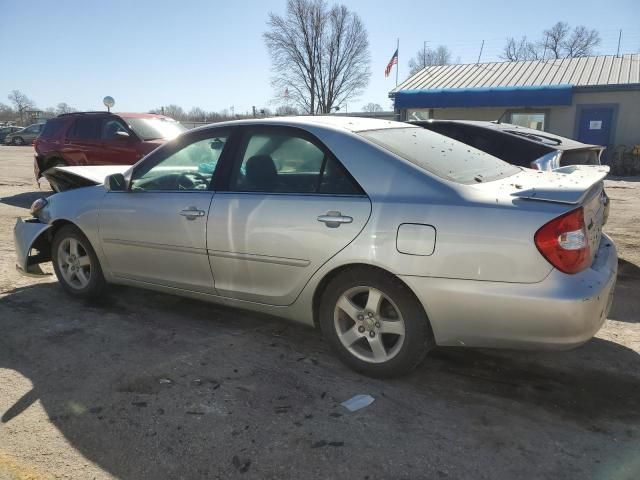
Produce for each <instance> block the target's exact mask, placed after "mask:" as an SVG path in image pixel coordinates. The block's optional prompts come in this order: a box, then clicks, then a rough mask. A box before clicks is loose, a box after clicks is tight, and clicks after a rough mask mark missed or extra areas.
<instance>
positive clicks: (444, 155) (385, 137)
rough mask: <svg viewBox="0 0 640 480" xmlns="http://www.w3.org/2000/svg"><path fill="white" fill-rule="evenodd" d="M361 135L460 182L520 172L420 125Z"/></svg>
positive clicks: (418, 164)
mask: <svg viewBox="0 0 640 480" xmlns="http://www.w3.org/2000/svg"><path fill="white" fill-rule="evenodd" d="M360 135H361V136H362V137H364V138H366V139H367V140H370V141H371V142H373V143H375V144H377V145H379V146H380V147H382V148H384V149H385V150H388V151H389V152H391V153H393V154H395V155H398V156H399V157H401V158H404V159H405V160H408V161H409V162H411V163H413V164H414V165H417V166H418V167H420V168H422V169H424V170H426V171H428V172H431V173H433V174H434V175H437V176H439V177H442V178H444V179H447V180H451V181H453V182H457V183H476V182H488V181H491V180H497V179H499V178H504V177H509V176H511V175H514V174H516V173H518V172H519V171H520V169H519V168H518V167H514V166H513V165H509V164H508V163H507V162H503V161H502V160H500V159H499V158H496V157H494V156H491V155H489V154H487V153H485V152H482V151H480V150H478V149H476V148H474V147H471V146H469V145H465V144H464V143H461V142H458V141H456V140H453V139H451V138H449V137H445V136H443V135H440V134H438V133H434V132H431V131H429V130H426V129H424V128H420V127H409V128H386V129H383V130H368V131H364V132H360Z"/></svg>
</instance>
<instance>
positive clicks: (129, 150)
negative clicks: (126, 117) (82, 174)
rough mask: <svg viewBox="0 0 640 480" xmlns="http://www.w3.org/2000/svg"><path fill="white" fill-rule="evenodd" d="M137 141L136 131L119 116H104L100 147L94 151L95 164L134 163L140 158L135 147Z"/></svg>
mask: <svg viewBox="0 0 640 480" xmlns="http://www.w3.org/2000/svg"><path fill="white" fill-rule="evenodd" d="M137 141H139V140H138V138H137V136H136V135H135V133H133V132H132V131H131V130H130V129H129V128H128V127H127V126H126V125H125V124H124V122H123V121H122V120H120V119H119V118H118V117H116V116H110V117H104V118H103V119H102V122H101V126H100V148H99V149H97V150H96V151H95V152H93V156H94V157H95V160H94V161H93V164H96V165H98V164H100V165H133V164H134V163H136V162H137V161H138V160H139V159H140V156H139V154H138V151H137V150H136V148H135V143H136V142H137Z"/></svg>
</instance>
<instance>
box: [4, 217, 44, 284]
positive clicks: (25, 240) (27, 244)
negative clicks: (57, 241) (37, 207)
mask: <svg viewBox="0 0 640 480" xmlns="http://www.w3.org/2000/svg"><path fill="white" fill-rule="evenodd" d="M50 228H51V225H49V224H46V223H42V222H40V221H39V220H38V219H37V218H30V219H28V220H24V219H22V218H18V219H17V221H16V225H15V227H13V243H14V245H15V249H16V256H17V261H16V267H17V268H18V270H20V271H21V272H23V273H30V274H34V273H37V272H36V271H34V269H33V267H34V266H35V265H37V264H39V263H42V262H46V261H48V260H51V255H50V253H51V252H50V251H49V250H48V248H44V247H48V245H49V243H48V241H45V240H46V236H45V233H44V232H46V231H47V230H49V229H50ZM34 249H38V253H37V254H33V255H32V250H34Z"/></svg>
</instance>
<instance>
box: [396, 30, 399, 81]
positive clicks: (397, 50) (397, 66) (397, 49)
mask: <svg viewBox="0 0 640 480" xmlns="http://www.w3.org/2000/svg"><path fill="white" fill-rule="evenodd" d="M396 52H398V56H397V59H398V60H397V63H396V87H397V86H398V69H399V68H400V38H399V37H398V43H397V44H396Z"/></svg>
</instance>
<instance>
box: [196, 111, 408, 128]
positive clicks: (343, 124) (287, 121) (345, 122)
mask: <svg viewBox="0 0 640 480" xmlns="http://www.w3.org/2000/svg"><path fill="white" fill-rule="evenodd" d="M234 125H283V126H296V127H301V128H305V127H324V128H330V129H334V130H343V131H348V132H363V131H366V130H382V129H387V128H412V127H414V126H413V125H410V124H407V123H403V122H394V121H391V120H380V119H376V118H364V117H347V116H338V115H317V116H315V115H307V116H294V117H271V118H257V119H247V120H232V121H228V122H220V123H215V124H209V125H205V126H203V127H199V128H198V129H196V130H201V129H207V128H212V127H224V126H234ZM415 127H417V126H415Z"/></svg>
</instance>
